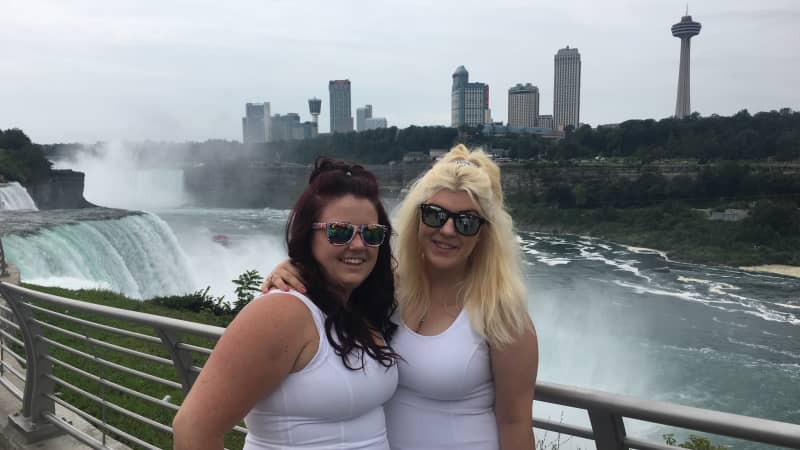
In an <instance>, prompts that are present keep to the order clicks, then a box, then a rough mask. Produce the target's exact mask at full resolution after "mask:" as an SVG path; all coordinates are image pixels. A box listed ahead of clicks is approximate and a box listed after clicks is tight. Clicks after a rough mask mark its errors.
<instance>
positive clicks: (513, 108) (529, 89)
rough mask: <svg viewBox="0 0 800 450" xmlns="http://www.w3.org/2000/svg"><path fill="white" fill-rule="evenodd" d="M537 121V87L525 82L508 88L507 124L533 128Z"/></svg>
mask: <svg viewBox="0 0 800 450" xmlns="http://www.w3.org/2000/svg"><path fill="white" fill-rule="evenodd" d="M538 121H539V88H538V87H536V86H534V85H532V84H530V83H526V84H525V85H522V84H517V85H516V86H514V87H512V88H511V89H509V90H508V126H509V127H516V128H533V127H535V126H537V123H538Z"/></svg>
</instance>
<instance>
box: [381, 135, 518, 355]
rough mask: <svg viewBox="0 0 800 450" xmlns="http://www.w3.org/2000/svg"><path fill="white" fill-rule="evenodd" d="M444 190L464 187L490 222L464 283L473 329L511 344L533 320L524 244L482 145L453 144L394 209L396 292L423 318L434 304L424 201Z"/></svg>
mask: <svg viewBox="0 0 800 450" xmlns="http://www.w3.org/2000/svg"><path fill="white" fill-rule="evenodd" d="M442 189H450V190H453V191H464V192H466V193H467V194H469V196H470V197H471V198H472V200H473V201H474V202H475V204H476V205H477V206H478V208H479V211H478V212H480V214H481V215H482V216H483V217H484V218H486V220H487V221H488V222H489V223H488V224H485V225H484V226H483V228H482V229H481V232H480V240H479V241H478V243H477V244H476V246H475V249H474V250H473V252H472V255H471V256H470V261H469V264H468V269H467V274H466V278H465V280H464V283H463V286H462V288H461V295H462V297H463V299H464V308H465V309H466V311H467V314H468V315H469V318H470V321H471V323H472V326H473V328H474V329H475V330H476V331H477V332H478V333H479V334H480V335H481V336H483V337H484V338H486V340H487V341H488V342H489V344H490V345H493V346H497V347H500V346H502V345H503V344H507V343H510V342H512V341H513V340H514V338H515V337H516V336H517V335H519V334H520V333H521V332H522V331H523V329H524V328H525V327H526V325H527V324H529V323H530V322H529V320H528V319H527V306H526V295H525V286H524V284H523V282H522V274H521V270H520V254H519V244H518V243H517V235H516V233H515V231H514V226H513V222H512V220H511V216H510V215H509V214H508V212H507V211H506V210H505V206H504V204H503V189H502V187H501V185H500V168H499V167H497V165H496V164H495V163H494V162H492V160H491V159H490V158H489V157H488V156H487V155H486V153H484V152H483V151H482V150H475V151H469V150H468V149H467V148H466V147H465V146H464V145H458V146H456V147H454V148H453V149H451V150H450V151H449V152H448V153H447V154H446V155H445V156H444V157H443V158H442V159H441V160H439V161H438V162H437V163H436V164H434V166H433V167H432V168H431V169H430V170H428V172H426V173H425V174H424V175H422V177H420V178H419V179H418V180H417V181H415V182H414V183H413V184H412V186H411V188H410V189H409V192H408V194H407V195H406V197H405V198H404V199H403V201H402V203H401V204H400V205H399V206H398V208H397V209H396V211H395V215H394V216H395V217H394V220H392V223H394V224H395V227H396V230H397V233H398V235H397V238H396V240H397V242H396V243H395V244H393V246H394V248H395V249H396V255H397V260H398V265H397V275H398V277H399V282H398V283H397V284H396V289H397V290H396V292H397V296H398V302H399V304H400V311H401V314H402V317H403V319H404V320H406V322H407V323H408V320H409V318H414V317H423V316H424V314H425V312H426V311H427V308H428V305H429V304H430V298H429V297H428V296H429V290H430V282H429V280H428V278H427V274H426V272H425V264H424V262H423V261H422V259H421V258H422V256H421V253H420V243H419V235H418V230H419V224H420V216H419V214H420V213H419V205H420V204H422V203H424V202H426V201H427V200H428V199H429V198H431V197H432V196H433V195H434V194H436V193H437V192H439V191H440V190H442Z"/></svg>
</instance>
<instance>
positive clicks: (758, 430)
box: [0, 282, 800, 450]
mask: <svg viewBox="0 0 800 450" xmlns="http://www.w3.org/2000/svg"><path fill="white" fill-rule="evenodd" d="M12 294H13V295H12ZM16 296H24V297H27V298H28V299H35V300H37V301H42V302H45V303H48V304H50V305H54V306H59V307H66V308H69V309H70V311H80V312H87V313H94V314H97V315H99V316H105V317H111V318H115V319H121V320H124V321H129V322H131V323H136V324H138V325H146V326H150V327H152V328H153V329H154V330H156V332H157V334H158V335H159V337H160V339H161V342H162V345H164V346H165V347H167V349H168V350H169V352H170V353H171V354H172V356H173V362H174V365H175V367H176V369H177V368H178V367H179V366H180V367H182V368H183V371H184V378H182V379H181V385H182V386H183V388H184V391H188V388H189V387H190V386H191V384H192V382H193V378H188V377H191V374H189V375H187V374H186V373H188V372H192V373H194V375H196V373H195V371H193V370H192V369H194V368H195V366H193V363H192V361H191V358H190V359H188V360H187V359H186V358H185V356H186V355H185V354H180V352H185V351H187V350H186V349H185V348H184V347H188V348H191V347H192V346H191V345H189V344H185V343H182V342H180V340H179V339H178V335H177V334H190V335H194V336H202V337H206V338H219V337H220V336H221V335H222V333H223V332H224V330H225V329H224V328H222V327H216V326H211V325H205V324H200V323H196V322H190V321H186V320H181V319H172V318H165V317H161V316H157V315H154V314H147V313H142V312H137V311H129V310H125V309H121V308H115V307H111V306H103V305H97V304H93V303H88V302H82V301H79V300H72V299H68V298H64V297H60V296H56V295H52V294H46V293H43V292H39V291H35V290H32V289H27V288H23V287H19V286H15V285H12V284H9V283H5V282H0V297H2V298H5V299H6V301H8V302H9V304H11V302H13V301H14V298H13V297H16ZM9 297H11V298H9ZM12 306H14V305H12ZM19 306H20V305H17V306H16V308H12V309H14V310H15V311H19ZM35 310H41V311H40V312H44V311H45V310H44V309H41V308H35V309H34V308H30V306H29V311H30V312H33V311H35ZM29 322H31V323H32V324H33V325H35V323H36V322H37V320H35V319H32V318H31V319H29ZM104 327H105V328H106V329H108V328H113V327H109V326H108V325H104ZM26 329H27V328H26V327H25V326H21V327H20V331H25V330H26ZM173 333H176V334H173ZM87 339H88V337H87ZM36 341H38V342H40V343H41V342H42V341H49V339H45V338H44V337H43V336H38V337H37V339H36ZM29 342H34V341H33V340H31V339H30V336H29V337H28V338H27V339H26V349H25V350H26V353H28V352H29V351H34V352H35V351H36V349H35V348H32V349H29V348H27V346H28V345H30V344H29ZM53 343H54V344H55V342H53ZM26 356H27V357H30V355H26ZM38 356H39V357H42V356H47V355H38ZM181 358H183V359H181ZM45 359H46V358H45ZM0 363H2V362H1V361H0ZM1 375H2V374H0V377H1ZM179 376H180V375H179ZM47 377H50V378H53V377H52V376H51V375H49V374H48V375H47ZM27 383H28V380H26V385H27ZM51 394H52V392H45V393H43V395H45V396H46V395H51ZM51 396H52V395H51ZM535 401H536V402H545V403H552V404H558V405H563V406H568V407H574V408H580V409H583V410H586V411H587V412H588V414H589V417H590V422H591V428H587V427H585V426H579V425H572V424H562V423H554V422H550V421H547V420H540V419H537V418H535V417H534V418H533V421H534V426H536V427H537V428H542V429H548V430H553V431H557V432H559V433H566V434H572V435H575V436H581V437H585V438H589V439H594V441H595V445H596V446H597V449H598V450H607V449H609V450H625V449H628V448H631V447H633V448H642V449H664V448H670V447H667V446H665V445H663V444H659V443H654V442H647V441H644V440H642V439H639V438H633V437H627V436H626V433H625V426H624V424H623V420H622V419H623V418H629V419H635V420H642V421H646V422H650V423H655V424H659V425H667V426H675V427H680V428H685V429H691V430H695V431H699V432H706V433H713V434H719V435H724V436H728V437H733V438H738V439H745V440H749V441H754V442H760V443H765V444H770V445H778V446H784V447H790V448H800V425H798V424H792V423H786V422H779V421H774V420H768V419H761V418H755V417H749V416H743V415H738V414H731V413H725V412H720V411H713V410H707V409H701V408H695V407H690V406H683V405H677V404H674V403H668V402H663V401H655V400H646V399H641V398H637V397H633V396H629V395H621V394H612V393H608V392H603V391H597V390H593V389H586V388H579V387H575V386H567V385H562V384H557V383H549V382H542V381H540V382H538V383H537V385H536V400H535ZM44 415H45V416H47V417H50V416H48V415H47V413H45V414H44ZM47 417H42V418H39V420H42V421H46V420H50V419H48V418H47ZM34 419H35V418H34ZM239 431H243V430H242V429H239Z"/></svg>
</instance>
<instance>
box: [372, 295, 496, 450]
mask: <svg viewBox="0 0 800 450" xmlns="http://www.w3.org/2000/svg"><path fill="white" fill-rule="evenodd" d="M396 317H398V318H397V323H398V325H399V327H398V329H397V334H396V335H395V337H394V339H392V347H393V348H394V350H395V351H396V352H397V353H398V354H399V355H400V356H401V357H402V359H401V360H400V361H399V362H398V370H399V372H400V383H399V385H398V386H397V392H396V393H395V395H394V397H392V399H391V400H389V403H387V404H386V407H385V408H386V426H387V429H388V432H389V445H390V446H391V448H392V450H412V449H413V450H441V449H463V450H497V449H499V448H500V444H499V438H498V434H497V423H496V422H495V416H494V381H493V378H492V370H491V365H490V361H489V346H488V345H487V343H486V340H485V339H483V338H482V337H481V336H480V335H479V334H478V333H476V332H475V331H474V330H473V329H472V326H471V325H470V321H469V317H468V315H467V313H466V311H464V310H462V311H461V313H460V314H459V315H458V317H457V318H456V320H455V321H454V322H453V323H452V325H450V327H449V328H448V329H447V330H445V331H444V332H442V333H441V334H438V335H436V336H423V335H420V334H417V333H415V332H414V331H412V330H411V329H409V328H408V327H407V326H405V324H403V322H402V320H400V319H399V315H398V316H396Z"/></svg>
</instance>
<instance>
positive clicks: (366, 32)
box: [0, 0, 800, 143]
mask: <svg viewBox="0 0 800 450" xmlns="http://www.w3.org/2000/svg"><path fill="white" fill-rule="evenodd" d="M421 5H423V4H422V3H419V4H416V3H414V2H413V1H412V2H411V3H408V2H404V3H402V4H399V3H398V4H397V5H395V6H392V7H385V6H384V7H379V6H378V5H370V6H368V7H363V8H362V7H358V8H356V7H355V4H351V3H347V2H346V3H344V4H343V5H332V4H328V3H325V2H311V3H310V4H309V5H293V4H291V3H280V5H277V6H278V7H267V6H264V5H263V4H262V3H260V2H255V1H245V0H241V1H238V2H234V3H232V4H230V5H226V6H225V7H222V6H221V5H218V4H216V3H213V2H207V1H201V2H199V3H197V4H196V5H193V7H192V8H186V7H184V6H181V5H180V4H172V3H167V4H163V5H162V4H160V3H159V4H158V7H155V3H153V4H150V3H148V0H141V1H133V0H120V1H119V2H109V3H106V2H99V1H93V0H83V1H82V2H80V3H79V4H77V5H65V4H63V3H61V2H56V1H46V0H30V1H26V2H22V1H12V2H11V3H10V4H9V5H6V7H5V9H4V14H3V15H2V17H0V42H3V43H4V44H6V45H5V46H4V58H3V60H2V61H0V74H2V75H0V81H2V83H0V99H2V104H0V127H2V128H11V127H19V128H21V129H23V130H24V131H25V132H26V133H28V134H29V135H30V136H31V137H32V138H33V139H34V140H35V141H37V142H42V143H51V142H94V141H97V140H114V139H132V140H133V139H138V140H144V139H152V140H172V141H183V140H197V141H202V140H206V139H217V138H219V139H232V140H233V139H235V140H240V139H241V138H242V129H241V118H242V105H244V104H245V103H247V102H253V101H269V102H270V103H271V105H272V109H273V110H274V111H296V112H299V113H301V115H302V116H304V119H303V120H306V119H305V115H306V114H307V112H306V111H307V99H308V98H311V97H318V98H323V99H325V100H326V101H324V102H323V106H322V107H323V111H322V114H324V115H326V116H327V115H328V114H329V111H326V109H327V108H329V107H330V106H331V105H330V104H328V102H327V99H328V93H327V92H325V89H326V83H327V81H328V80H331V79H336V78H348V79H350V80H351V82H352V83H353V86H354V87H355V89H354V90H353V92H352V104H353V105H364V104H374V105H380V110H381V112H382V113H381V114H380V115H381V116H385V117H388V118H391V122H392V123H391V124H392V125H396V126H398V127H401V128H402V127H406V126H409V125H412V124H413V125H443V126H448V125H450V117H449V116H450V113H451V111H448V109H447V104H448V96H447V93H448V91H449V89H450V86H451V83H452V79H451V78H450V75H451V74H452V72H453V69H454V68H455V67H458V66H459V65H464V66H466V67H467V68H469V71H470V75H471V78H473V79H475V80H480V81H481V82H484V83H486V84H488V85H489V86H491V87H492V88H493V89H494V94H495V95H493V96H492V97H491V99H490V105H489V107H490V109H491V110H492V114H493V116H494V117H493V120H494V121H502V122H507V120H508V117H507V111H508V105H507V101H508V99H507V96H506V95H504V92H505V91H506V90H507V89H508V88H509V87H511V86H514V85H516V84H517V83H520V82H522V83H527V82H530V83H532V84H533V85H535V86H539V87H540V95H541V96H540V103H541V105H542V106H543V108H542V110H541V111H540V113H541V114H543V115H545V114H549V113H551V112H552V111H550V110H549V109H550V108H549V106H548V105H552V102H553V95H554V93H553V92H552V91H551V86H553V82H554V80H553V59H552V58H553V54H554V53H555V52H556V51H557V50H558V49H559V48H564V47H565V46H567V45H569V46H570V47H574V48H578V49H580V52H581V59H582V77H581V78H582V79H581V110H580V120H581V122H584V123H588V124H591V125H593V126H595V125H598V124H604V123H615V122H619V121H622V120H627V119H645V118H655V119H661V118H665V117H670V116H672V115H673V114H674V111H675V86H676V84H677V82H678V79H677V78H678V77H677V75H678V65H679V47H680V43H679V41H678V40H677V39H675V38H674V37H672V35H671V33H670V31H669V30H670V26H671V25H672V24H674V23H675V22H676V19H677V18H678V17H680V16H681V15H682V14H683V13H684V11H685V2H678V1H659V2H647V3H643V2H637V1H633V0H608V1H606V2H604V3H603V5H602V6H598V5H595V4H594V3H592V2H589V1H588V0H571V1H567V0H565V1H564V2H558V3H557V4H551V3H547V4H539V3H537V4H528V3H527V2H519V1H515V0H502V1H498V2H495V3H492V4H485V3H475V4H473V5H471V6H470V7H469V8H461V7H458V8H456V7H454V5H456V3H455V2H448V1H442V2H437V3H436V4H433V5H429V4H427V3H425V5H427V6H426V13H425V14H424V15H421V14H419V11H420V7H421ZM690 13H691V15H692V16H693V17H696V18H698V19H699V20H700V21H702V22H703V36H701V38H700V39H699V40H698V41H696V42H695V45H693V46H692V62H691V66H692V67H691V90H692V92H691V101H692V110H693V111H698V112H700V113H701V114H703V115H711V114H715V113H716V114H721V115H732V114H734V113H736V112H737V111H739V110H741V109H744V108H747V109H749V110H750V111H751V112H755V111H762V110H771V109H779V108H781V107H790V108H794V109H800V92H797V91H796V89H794V84H795V81H794V78H795V77H796V74H797V73H800V56H798V53H799V52H798V51H797V48H798V44H794V43H796V42H800V30H798V27H796V26H795V24H796V23H797V22H798V20H800V3H798V2H796V1H790V0H766V1H764V2H760V3H759V4H758V5H756V4H753V3H752V2H745V1H728V0H709V1H707V2H703V3H702V4H692V5H690ZM464 23H467V24H478V23H480V24H481V30H482V32H481V33H479V34H474V35H473V34H468V35H465V34H464V33H463V32H462V31H463V30H462V28H463V26H461V25H459V24H464ZM411 27H413V28H414V29H415V30H417V31H415V38H414V39H409V38H408V36H407V33H405V31H404V30H407V29H409V28H411ZM298 30H302V31H298ZM364 36H369V37H368V38H365V37H364ZM741 36H748V39H746V40H745V39H740V37H741ZM787 45H788V51H787ZM743 62H746V63H743ZM319 131H320V132H327V131H329V124H328V120H321V121H320V129H319Z"/></svg>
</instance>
